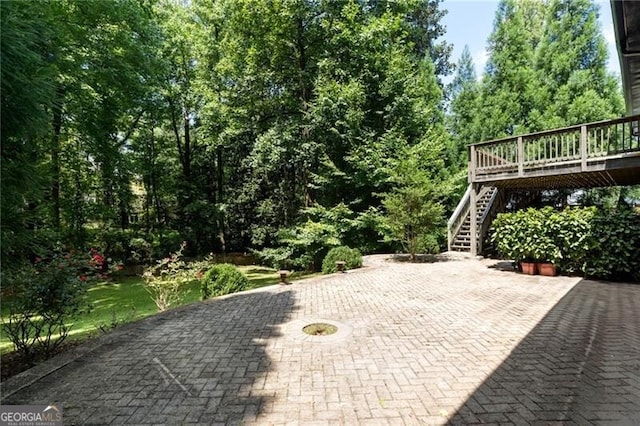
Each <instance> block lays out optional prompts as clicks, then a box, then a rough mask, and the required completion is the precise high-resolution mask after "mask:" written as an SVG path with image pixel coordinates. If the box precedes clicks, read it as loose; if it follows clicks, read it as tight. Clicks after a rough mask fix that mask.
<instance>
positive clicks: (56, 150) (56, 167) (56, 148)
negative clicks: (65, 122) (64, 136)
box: [51, 87, 64, 229]
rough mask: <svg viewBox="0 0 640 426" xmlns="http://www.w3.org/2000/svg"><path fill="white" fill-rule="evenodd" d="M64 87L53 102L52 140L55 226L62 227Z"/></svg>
mask: <svg viewBox="0 0 640 426" xmlns="http://www.w3.org/2000/svg"><path fill="white" fill-rule="evenodd" d="M63 99H64V89H62V88H61V87H58V88H57V89H56V99H55V102H54V104H53V121H52V125H53V138H52V141H51V201H52V202H53V218H52V222H53V227H54V228H55V229H60V137H61V132H62V103H63Z"/></svg>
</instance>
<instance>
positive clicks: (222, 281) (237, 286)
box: [200, 263, 249, 300]
mask: <svg viewBox="0 0 640 426" xmlns="http://www.w3.org/2000/svg"><path fill="white" fill-rule="evenodd" d="M248 286H249V280H248V279H247V277H246V275H245V274H243V273H242V272H241V271H239V270H238V268H236V267H235V266H234V265H231V264H229V263H221V264H218V265H214V266H212V267H211V268H210V269H209V270H208V271H207V272H206V273H205V274H204V277H203V278H202V281H201V285H200V290H201V295H202V300H206V299H209V298H211V297H217V296H223V295H225V294H230V293H236V292H238V291H242V290H246V289H247V287H248Z"/></svg>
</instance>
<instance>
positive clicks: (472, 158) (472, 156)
mask: <svg viewBox="0 0 640 426" xmlns="http://www.w3.org/2000/svg"><path fill="white" fill-rule="evenodd" d="M475 179H476V147H475V146H474V145H471V146H469V183H472V182H473V181H474V180H475Z"/></svg>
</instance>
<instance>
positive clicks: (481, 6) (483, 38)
mask: <svg viewBox="0 0 640 426" xmlns="http://www.w3.org/2000/svg"><path fill="white" fill-rule="evenodd" d="M596 3H597V4H598V5H599V6H600V16H599V20H600V26H601V28H602V32H603V34H604V37H605V39H606V40H607V47H608V49H609V63H608V68H609V70H610V71H612V72H613V73H615V74H617V75H620V63H619V61H618V51H617V48H616V44H615V35H614V31H613V22H612V18H611V4H610V2H609V1H608V0H599V1H596ZM497 6H498V1H497V0H444V1H443V2H442V4H441V7H442V8H443V9H447V10H448V11H449V13H447V15H446V16H445V17H444V18H443V23H444V25H445V26H446V27H447V33H446V35H445V36H444V38H445V39H446V40H447V41H448V42H449V43H451V44H453V52H452V54H451V61H452V62H453V63H457V62H458V59H460V55H461V54H462V50H463V49H464V45H465V44H466V45H468V46H469V51H470V52H471V55H472V56H473V62H474V64H475V67H476V75H477V76H478V77H480V76H482V71H483V70H484V66H485V64H486V62H487V58H488V54H487V50H486V49H487V39H488V38H489V34H490V33H491V30H492V29H493V19H494V17H495V13H496V9H497ZM452 78H453V77H452V76H449V78H448V79H443V80H444V81H445V83H447V82H449V81H450V80H451V79H452Z"/></svg>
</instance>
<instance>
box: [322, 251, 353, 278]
mask: <svg viewBox="0 0 640 426" xmlns="http://www.w3.org/2000/svg"><path fill="white" fill-rule="evenodd" d="M337 261H341V262H345V265H344V269H345V270H347V269H355V268H360V267H361V266H362V254H361V253H360V251H359V250H358V249H352V248H349V247H347V246H340V247H334V248H332V249H331V250H329V252H328V253H327V255H326V256H325V257H324V260H323V261H322V273H323V274H332V273H334V272H336V262H337Z"/></svg>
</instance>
